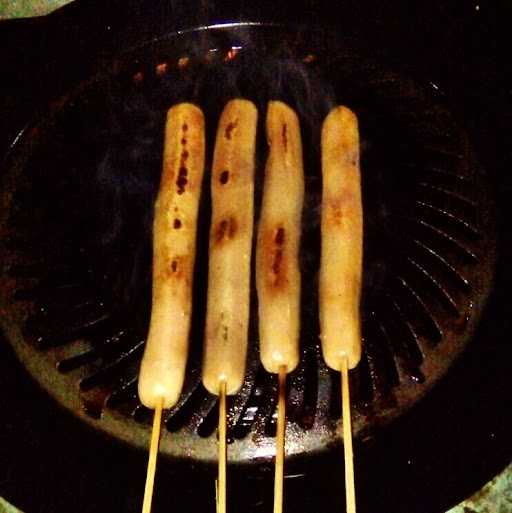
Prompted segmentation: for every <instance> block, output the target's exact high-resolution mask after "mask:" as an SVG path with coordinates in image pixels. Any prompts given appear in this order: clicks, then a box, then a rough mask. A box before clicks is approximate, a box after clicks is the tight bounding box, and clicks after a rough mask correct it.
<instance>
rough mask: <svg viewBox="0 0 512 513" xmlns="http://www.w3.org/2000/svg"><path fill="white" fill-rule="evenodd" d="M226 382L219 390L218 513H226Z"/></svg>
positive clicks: (222, 383) (223, 382)
mask: <svg viewBox="0 0 512 513" xmlns="http://www.w3.org/2000/svg"><path fill="white" fill-rule="evenodd" d="M226 423H227V422H226V382H225V381H222V382H221V384H220V388H219V470H218V478H217V513H226V460H227V447H226Z"/></svg>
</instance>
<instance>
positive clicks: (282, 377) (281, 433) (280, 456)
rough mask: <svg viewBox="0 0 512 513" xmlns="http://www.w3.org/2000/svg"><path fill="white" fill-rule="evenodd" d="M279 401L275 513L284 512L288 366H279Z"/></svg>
mask: <svg viewBox="0 0 512 513" xmlns="http://www.w3.org/2000/svg"><path fill="white" fill-rule="evenodd" d="M278 379H279V396H278V402H277V435H276V462H275V478H274V513H282V512H283V484H284V453H285V431H286V366H285V365H282V366H281V367H279V374H278Z"/></svg>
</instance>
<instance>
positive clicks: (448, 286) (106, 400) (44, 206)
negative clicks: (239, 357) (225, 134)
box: [0, 25, 494, 462]
mask: <svg viewBox="0 0 512 513" xmlns="http://www.w3.org/2000/svg"><path fill="white" fill-rule="evenodd" d="M234 96H245V97H248V98H250V99H252V100H253V101H255V103H256V104H257V106H258V110H259V114H260V122H259V133H258V150H257V158H258V166H257V174H258V176H259V179H258V183H257V187H256V189H257V194H256V204H259V200H260V195H261V185H262V184H261V172H262V170H263V165H264V162H265V157H266V143H265V137H264V133H263V131H262V126H263V123H262V120H263V119H264V113H265V106H266V103H267V101H268V100H269V99H272V98H280V99H283V100H285V101H287V102H288V103H290V105H292V106H293V107H294V108H295V109H296V110H297V111H298V113H299V117H300V120H301V127H302V130H303V144H304V155H305V170H306V174H307V178H306V203H305V213H304V228H303V248H302V252H301V265H302V271H303V283H304V286H303V298H302V332H301V343H302V347H303V350H302V360H301V363H300V365H299V367H298V369H297V370H296V371H295V372H294V373H292V374H291V375H290V376H289V379H288V398H287V400H288V421H289V422H288V428H287V429H288V431H287V451H288V453H289V454H290V455H296V456H300V455H302V454H311V453H317V452H320V451H324V450H326V449H328V448H329V447H331V446H332V445H335V444H337V443H338V442H339V434H338V432H339V430H338V424H339V418H340V408H339V402H340V400H339V378H338V375H337V374H336V373H333V372H331V371H329V370H328V369H327V368H326V367H325V365H324V364H323V362H322V359H321V356H320V350H319V346H318V323H317V292H316V289H317V282H316V271H317V269H318V262H319V252H318V249H319V222H318V221H319V208H318V207H319V201H320V189H321V183H320V175H319V165H318V164H319V158H320V156H319V127H320V123H321V120H322V119H323V117H324V116H325V114H326V113H327V112H328V110H329V108H330V107H332V106H333V105H334V104H336V103H343V104H345V105H348V106H349V107H350V108H352V109H353V110H354V111H355V112H356V113H357V115H358V117H359V119H360V130H361V140H362V157H361V165H362V176H363V194H364V214H365V262H364V270H365V277H364V290H363V298H364V299H363V307H362V316H363V335H364V354H363V358H362V361H361V364H360V366H359V367H358V368H357V370H355V371H354V372H353V373H352V376H351V390H352V395H353V403H354V409H353V411H354V414H353V415H354V432H355V434H356V436H360V437H365V436H367V435H369V434H370V433H371V431H372V429H374V428H375V427H376V426H378V425H382V424H385V423H388V422H389V421H391V420H392V419H393V418H395V417H397V416H398V415H399V414H400V413H402V412H403V411H405V410H406V409H407V408H409V407H410V406H411V405H412V404H414V403H415V402H417V401H418V400H419V399H420V398H421V397H422V396H423V395H424V394H425V393H426V392H427V391H428V389H429V388H430V387H431V386H432V385H433V384H434V383H435V382H436V380H438V379H439V378H440V377H441V376H442V375H443V374H444V373H445V372H446V371H447V369H448V367H449V366H450V364H451V363H452V362H453V360H454V359H455V357H456V356H457V355H458V354H459V353H460V351H461V350H462V349H463V347H464V345H465V344H466V343H467V341H468V340H469V339H470V338H471V336H472V334H473V331H474V329H475V327H476V324H477V321H478V317H479V315H480V312H481V309H482V307H483V305H484V304H485V301H486V298H487V295H488V292H489V288H490V285H491V276H492V269H493V265H494V249H493V248H494V232H493V220H492V214H491V212H492V211H491V201H490V198H489V192H488V188H487V185H486V178H485V175H484V174H483V171H482V170H481V169H480V167H479V166H478V164H477V162H476V160H475V158H474V155H473V153H472V150H471V147H470V145H469V143H468V140H467V138H466V135H465V133H464V131H463V130H461V128H460V127H459V126H458V125H457V122H456V121H455V120H454V118H453V117H452V116H451V114H450V112H449V111H448V110H447V109H446V108H445V107H444V106H443V97H442V93H441V92H440V91H439V89H438V87H437V86H436V85H435V84H432V83H420V82H418V81H416V80H414V79H413V78H411V77H408V76H406V75H405V74H404V73H402V72H401V71H400V70H395V69H393V67H391V66H389V67H387V66H385V65H384V64H382V63H379V64H377V62H374V61H373V59H372V58H371V56H369V55H367V54H366V53H365V52H364V50H363V49H361V48H355V47H354V46H353V45H352V44H351V43H350V42H349V41H343V40H337V39H336V38H334V37H333V36H325V35H321V34H311V33H308V34H306V33H299V32H296V31H293V30H291V29H284V28H277V27H265V26H253V25H245V26H234V27H229V26H224V27H214V28H208V29H205V28H203V29H198V30H195V31H190V32H186V33H181V34H179V35H174V36H170V37H169V38H168V39H166V40H163V41H159V42H156V43H152V44H149V45H146V46H143V47H140V48H136V49H133V50H131V51H129V52H127V53H126V54H124V55H123V56H122V57H120V58H119V59H118V60H117V61H116V62H113V63H111V62H109V63H108V64H105V65H103V66H102V69H101V70H100V72H99V73H98V75H97V76H95V77H93V78H92V79H91V80H90V81H88V82H86V83H82V84H81V85H80V86H79V87H77V89H76V90H75V91H73V92H72V93H70V94H69V95H67V96H65V97H63V98H60V99H59V100H58V101H56V102H55V103H54V104H52V105H51V108H50V109H49V111H48V112H46V113H45V114H44V115H43V116H41V117H40V118H39V119H37V120H36V121H34V122H33V123H32V124H31V125H30V126H29V127H27V128H26V129H25V131H24V132H23V133H22V134H21V135H20V137H19V138H18V140H17V141H16V144H15V145H14V146H13V148H12V151H11V154H10V156H9V159H8V161H7V173H6V174H5V176H4V179H3V183H2V189H3V190H4V194H3V198H2V209H1V213H0V235H1V240H2V243H1V248H0V257H1V258H0V261H1V266H2V268H1V275H0V279H1V285H2V286H1V292H0V299H1V307H2V309H3V310H4V311H5V313H6V315H5V316H3V323H4V326H3V327H4V329H5V331H6V333H7V335H8V338H9V340H10V341H11V343H12V345H13V347H14V349H15V351H16V353H17V354H18V356H19V358H20V359H21V361H22V363H23V364H24V366H25V367H26V368H27V369H28V371H29V372H30V373H31V374H32V375H33V376H34V377H35V378H36V380H38V381H39V382H40V383H41V384H42V385H43V386H44V388H46V389H47V390H48V391H49V393H50V394H51V395H53V396H54V397H55V398H56V399H57V400H58V401H59V402H60V403H62V404H63V405H65V406H66V407H67V408H69V409H71V410H72V411H74V412H75V413H76V414H77V415H79V416H80V417H81V418H82V419H84V420H85V421H87V422H88V423H89V424H92V425H93V426H95V427H97V428H99V429H101V430H104V431H106V432H108V433H110V434H112V435H114V436H116V437H117V438H120V439H122V440H125V441H128V442H129V443H131V444H134V445H136V446H146V445H147V440H148V435H149V430H150V417H151V412H149V411H148V410H146V409H145V408H143V407H142V406H141V405H140V403H139V402H138V399H137V392H136V380H137V371H138V365H139V361H140V358H141V356H142V352H143V346H144V339H145V335H146V330H147V325H148V321H149V314H150V291H151V221H152V204H153V199H154V196H155V194H156V191H157V187H158V182H159V173H160V164H161V154H162V136H163V123H164V118H165V111H166V109H167V108H169V107H170V106H171V105H172V104H174V103H176V102H178V101H184V100H187V101H193V102H195V103H197V104H199V105H200V106H201V107H202V108H203V110H204V112H205V117H206V122H207V145H208V157H209V158H211V155H212V149H213V148H212V141H213V140H214V134H215V128H216V123H217V120H218V116H219V113H220V111H221V109H222V107H223V106H224V104H225V102H226V101H227V100H228V99H230V98H232V97H234ZM206 171H207V172H206V179H208V176H209V166H208V165H207V169H206ZM205 185H206V187H204V190H206V191H207V190H208V186H207V182H206V183H205ZM208 216H209V197H208V194H205V195H204V198H203V200H202V204H201V219H202V220H203V221H202V222H201V223H200V226H199V232H198V251H199V253H198V263H197V269H196V274H195V289H196V290H195V298H196V299H195V308H194V316H195V318H194V322H193V326H194V327H193V331H192V334H191V353H190V361H189V368H188V371H187V380H186V383H185V387H184V391H183V395H182V398H181V400H180V402H179V404H178V405H177V406H176V407H175V408H174V409H172V410H171V411H169V412H166V416H165V424H166V427H167V433H166V434H165V436H164V437H163V439H162V444H161V450H162V452H163V453H166V454H168V455H172V456H175V457H178V458H192V459H194V460H198V461H207V462H208V461H213V460H215V457H216V444H215V427H216V421H217V418H216V416H217V408H216V398H215V397H212V396H210V395H209V394H208V393H207V392H206V391H205V390H204V389H203V388H202V386H201V384H200V361H201V332H202V325H203V319H204V306H205V292H206V290H205V284H206V276H207V233H208ZM255 299H256V298H255V295H254V287H253V298H252V310H251V312H252V314H251V327H250V350H249V357H248V366H247V375H246V381H245V385H244V387H243V388H242V390H241V391H240V393H239V394H238V395H237V396H235V397H233V398H231V399H230V402H229V426H230V428H229V432H228V434H229V438H230V441H231V442H232V443H231V446H230V449H229V450H230V460H231V461H234V462H235V461H237V462H247V461H249V460H251V461H261V460H265V459H268V458H269V457H271V456H272V454H273V452H274V439H273V436H274V431H275V418H274V413H275V412H274V410H275V400H276V391H277V390H276V388H277V387H276V385H277V383H276V379H275V377H274V376H271V375H268V374H266V373H265V372H264V371H263V370H262V368H261V366H260V364H259V361H258V353H257V316H256V307H255V306H256V303H255Z"/></svg>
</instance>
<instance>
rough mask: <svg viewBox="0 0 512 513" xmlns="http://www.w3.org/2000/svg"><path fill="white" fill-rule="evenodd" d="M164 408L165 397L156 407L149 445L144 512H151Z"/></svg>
mask: <svg viewBox="0 0 512 513" xmlns="http://www.w3.org/2000/svg"><path fill="white" fill-rule="evenodd" d="M162 408H163V399H162V400H160V402H159V403H158V404H157V406H156V408H155V415H154V417H153V430H152V431H151V443H150V446H149V460H148V470H147V473H146V487H145V488H144V501H143V503H142V513H151V502H152V500H153V486H154V484H155V472H156V458H157V455H158V446H159V443H160V429H161V426H162Z"/></svg>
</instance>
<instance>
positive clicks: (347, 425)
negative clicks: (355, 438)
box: [341, 357, 356, 513]
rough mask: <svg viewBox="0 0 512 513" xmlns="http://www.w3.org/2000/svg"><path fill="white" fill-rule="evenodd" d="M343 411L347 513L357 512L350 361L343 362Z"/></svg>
mask: <svg viewBox="0 0 512 513" xmlns="http://www.w3.org/2000/svg"><path fill="white" fill-rule="evenodd" d="M341 410H342V415H343V452H344V459H345V498H346V504H347V513H355V512H356V494H355V486H354V453H353V450H352V418H351V412H350V390H349V380H348V360H347V358H346V357H345V358H342V360H341Z"/></svg>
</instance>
